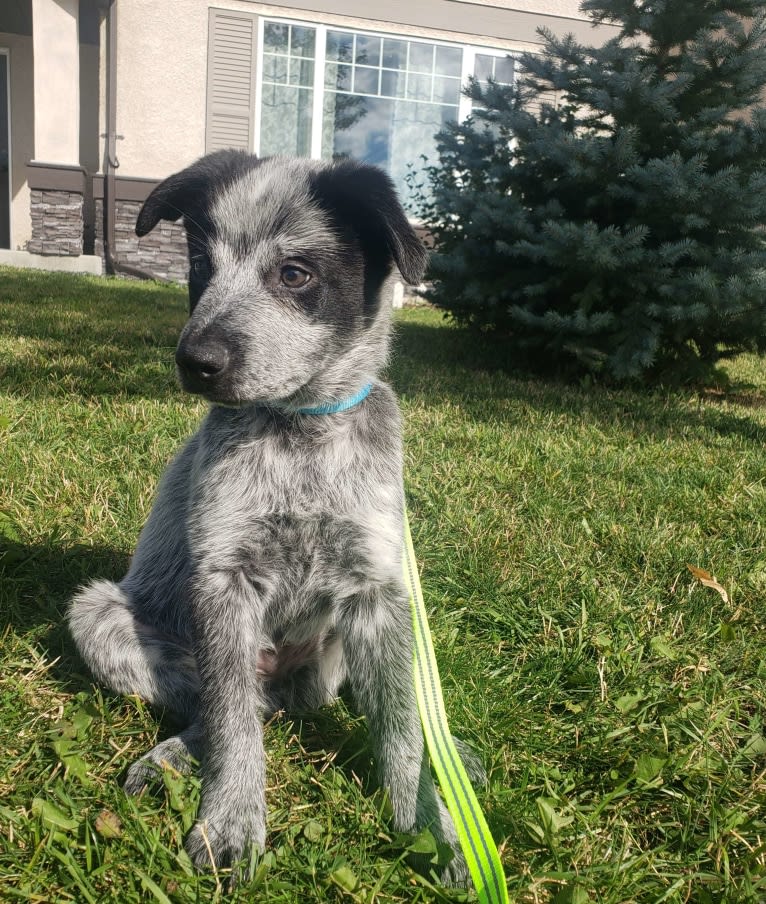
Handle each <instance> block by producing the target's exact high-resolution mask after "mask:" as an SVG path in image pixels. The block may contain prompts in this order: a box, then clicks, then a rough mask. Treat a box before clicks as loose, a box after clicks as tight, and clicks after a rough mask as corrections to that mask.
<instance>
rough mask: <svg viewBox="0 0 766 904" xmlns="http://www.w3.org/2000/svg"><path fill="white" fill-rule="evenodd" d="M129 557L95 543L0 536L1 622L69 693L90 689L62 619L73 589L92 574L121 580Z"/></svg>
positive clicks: (87, 677)
mask: <svg viewBox="0 0 766 904" xmlns="http://www.w3.org/2000/svg"><path fill="white" fill-rule="evenodd" d="M127 566H128V556H127V555H125V554H124V553H122V552H118V551H116V550H113V549H109V548H106V547H98V546H94V547H91V546H63V545H61V544H59V543H57V542H55V541H51V542H50V543H48V544H44V545H37V546H30V545H27V544H23V543H18V542H15V541H13V540H8V539H6V538H3V537H0V608H1V609H2V611H3V613H4V614H5V621H6V624H10V625H11V626H12V627H13V628H14V629H15V630H16V632H17V633H19V634H24V635H26V636H27V637H28V638H29V639H30V641H32V642H34V644H35V646H36V647H37V649H38V650H39V651H40V652H41V653H43V655H44V656H45V659H46V660H47V661H48V662H55V664H54V665H53V667H52V668H51V670H50V674H51V675H52V676H53V677H54V678H55V680H56V681H57V682H58V683H59V684H60V686H61V688H62V690H64V691H66V692H68V693H76V692H78V691H82V690H87V691H89V690H90V689H91V685H92V679H91V678H90V677H89V676H88V673H87V670H86V668H85V666H84V665H83V663H82V662H81V660H80V658H79V657H78V655H77V652H76V650H75V647H74V644H73V643H72V639H71V637H70V636H69V632H68V630H67V627H66V623H65V613H66V606H67V603H68V601H69V599H70V598H71V597H72V595H73V594H74V593H75V591H76V589H77V588H78V587H79V586H80V585H81V584H84V583H86V582H87V581H89V580H91V579H93V578H95V577H107V578H114V579H118V580H119V579H120V578H121V577H122V576H123V575H124V574H125V572H126V571H127Z"/></svg>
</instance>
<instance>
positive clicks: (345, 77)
mask: <svg viewBox="0 0 766 904" xmlns="http://www.w3.org/2000/svg"><path fill="white" fill-rule="evenodd" d="M324 83H325V86H326V87H327V88H332V89H336V90H338V91H350V90H351V67H350V66H346V65H344V64H343V63H327V66H326V69H325V74H324Z"/></svg>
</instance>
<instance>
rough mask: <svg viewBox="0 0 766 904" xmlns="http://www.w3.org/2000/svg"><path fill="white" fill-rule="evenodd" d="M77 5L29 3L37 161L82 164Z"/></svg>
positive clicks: (65, 0)
mask: <svg viewBox="0 0 766 904" xmlns="http://www.w3.org/2000/svg"><path fill="white" fill-rule="evenodd" d="M78 15H79V0H55V2H51V0H32V17H33V19H32V21H33V28H34V34H33V41H34V60H35V78H34V85H35V88H34V91H35V106H34V109H35V112H36V114H37V117H36V128H35V158H36V159H37V160H40V161H44V162H45V163H65V164H70V165H71V164H77V163H79V162H80V45H79V37H78V31H77V20H78Z"/></svg>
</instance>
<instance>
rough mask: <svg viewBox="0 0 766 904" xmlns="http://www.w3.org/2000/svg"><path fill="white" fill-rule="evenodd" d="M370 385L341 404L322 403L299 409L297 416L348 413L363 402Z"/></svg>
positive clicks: (370, 387)
mask: <svg viewBox="0 0 766 904" xmlns="http://www.w3.org/2000/svg"><path fill="white" fill-rule="evenodd" d="M371 389H372V383H368V384H367V385H366V386H363V387H362V388H361V389H360V390H359V392H357V393H356V395H352V396H351V397H350V398H348V399H343V401H341V402H324V403H323V404H322V405H315V406H313V407H310V408H299V409H298V414H337V413H338V412H339V411H348V409H349V408H355V407H356V406H357V405H358V404H359V403H360V402H363V401H364V400H365V399H366V398H367V396H368V395H369V394H370V390H371Z"/></svg>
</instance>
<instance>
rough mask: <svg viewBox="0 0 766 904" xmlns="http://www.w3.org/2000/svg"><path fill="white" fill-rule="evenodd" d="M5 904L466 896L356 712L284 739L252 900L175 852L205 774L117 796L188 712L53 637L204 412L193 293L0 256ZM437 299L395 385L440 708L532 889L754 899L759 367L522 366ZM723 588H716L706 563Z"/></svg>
mask: <svg viewBox="0 0 766 904" xmlns="http://www.w3.org/2000/svg"><path fill="white" fill-rule="evenodd" d="M0 299H2V301H0V307H1V308H2V324H1V326H0V360H1V361H2V362H3V363H2V365H0V440H1V441H2V444H3V468H2V470H0V609H1V611H2V613H3V615H4V616H5V627H4V630H3V634H2V647H1V649H2V656H3V668H2V670H0V706H1V707H2V713H1V716H0V888H1V889H2V890H1V891H0V898H2V899H3V900H9V901H14V900H24V901H50V900H56V901H66V900H71V901H78V902H79V901H98V902H102V901H116V902H131V901H135V902H137V901H161V902H164V901H172V902H192V901H195V902H196V901H203V900H204V901H217V900H223V899H224V897H226V898H227V900H228V899H233V900H241V901H245V900H269V901H271V900H274V901H277V902H279V901H284V902H294V901H359V902H370V904H372V902H399V901H401V902H405V901H406V902H411V901H416V902H417V901H422V902H431V901H438V900H445V901H448V900H451V901H456V900H466V895H465V894H464V893H461V892H445V891H440V890H437V889H435V888H434V887H433V886H432V885H431V884H430V883H428V882H427V881H425V880H420V879H418V878H416V877H414V876H413V875H412V873H411V872H410V871H409V870H408V869H407V868H406V867H405V866H404V864H403V859H404V856H405V853H406V851H405V849H406V847H407V846H408V845H409V844H413V843H415V844H427V843H428V840H427V839H420V840H416V841H413V840H412V839H403V838H397V837H393V836H392V835H391V833H390V832H389V830H388V824H387V821H386V817H385V812H386V804H385V799H384V797H382V796H381V795H380V794H379V792H377V791H376V790H375V784H374V780H373V777H372V771H371V759H370V751H369V747H368V743H367V736H366V729H365V726H364V723H363V722H361V721H360V720H359V719H358V718H356V717H355V716H354V715H353V712H352V710H351V709H350V708H349V707H348V706H347V703H346V702H344V701H341V702H340V703H339V704H338V705H337V706H335V707H333V708H330V709H329V710H327V711H323V712H321V713H319V714H316V715H315V716H312V717H311V719H310V720H308V719H307V720H305V721H303V722H297V721H290V720H287V719H285V720H281V721H280V720H276V721H274V722H273V723H271V724H270V725H269V727H268V729H267V748H268V753H269V801H270V807H271V812H270V822H269V833H270V834H269V849H268V852H267V854H266V855H265V856H264V857H263V858H262V859H261V861H260V862H259V863H258V864H257V865H256V866H255V870H254V879H253V880H252V883H250V884H249V885H248V886H244V887H242V888H240V889H238V890H237V891H236V892H235V893H234V894H233V895H231V896H229V895H227V894H226V893H225V888H226V876H225V874H220V875H218V876H216V875H214V874H205V875H199V874H196V873H195V872H194V871H193V870H192V869H191V867H190V864H189V862H188V859H187V858H186V855H185V854H184V852H183V847H182V841H183V837H184V834H185V831H186V830H187V828H188V826H189V824H190V821H191V819H192V818H193V813H194V810H195V807H196V802H197V799H198V795H199V785H198V782H197V780H196V779H195V778H194V777H189V778H186V777H181V776H178V775H175V774H173V773H166V774H165V775H164V778H163V783H162V784H161V786H160V787H159V789H158V791H157V792H156V793H154V794H151V793H147V794H144V795H143V796H142V797H140V798H138V799H129V798H126V797H125V796H124V795H123V794H122V792H121V791H120V788H119V782H120V779H121V777H122V775H123V773H124V771H125V769H126V767H127V766H128V765H129V764H130V762H132V761H133V760H134V759H135V758H136V757H137V756H139V755H140V754H141V753H143V752H145V751H146V750H147V749H148V748H149V747H150V746H151V745H152V744H153V743H154V741H155V740H156V738H157V736H158V734H160V735H164V734H166V733H167V732H169V731H172V726H170V725H168V724H166V723H165V722H164V721H163V720H162V719H158V716H157V714H155V713H152V712H149V711H148V710H147V709H146V707H144V706H143V705H142V704H141V702H140V701H138V700H135V699H127V700H125V699H120V698H116V697H113V696H110V695H107V694H106V693H105V692H102V691H99V690H98V689H96V688H94V687H93V685H92V682H91V679H90V677H89V676H88V675H87V674H85V673H84V671H83V668H82V666H81V664H80V663H79V662H78V661H77V659H76V657H75V655H74V653H73V650H72V647H71V645H70V643H69V641H68V638H67V636H66V633H65V631H64V629H63V627H62V613H63V609H64V606H65V605H66V601H67V599H68V598H69V596H70V595H71V593H72V591H73V590H74V588H75V587H76V586H77V585H78V584H79V583H80V582H82V581H84V580H87V579H89V578H91V577H94V576H111V577H114V578H119V577H120V576H121V575H122V574H123V573H124V570H125V567H126V563H127V558H128V556H129V555H130V553H131V550H132V549H133V547H134V544H135V539H136V536H137V533H138V531H139V529H140V527H141V526H142V524H143V521H144V519H145V518H146V516H147V514H148V511H149V508H150V505H151V500H152V495H153V492H154V488H155V486H156V482H157V479H158V477H159V474H160V473H161V471H162V469H163V467H164V465H165V463H166V462H167V460H168V458H169V457H170V456H171V455H172V454H173V452H174V451H175V450H176V448H177V447H178V445H179V443H180V442H181V441H182V440H183V438H184V437H185V436H187V435H189V434H190V433H191V432H192V431H193V429H194V427H195V425H196V423H197V422H198V420H199V418H200V417H201V415H202V413H203V410H204V409H203V406H202V405H200V404H199V403H198V402H196V401H195V400H193V399H190V398H188V397H184V396H183V395H181V393H180V392H179V391H178V389H177V388H176V386H175V382H174V377H173V360H172V359H173V348H174V346H175V341H176V336H177V333H178V331H179V329H180V327H181V324H182V323H183V320H184V314H185V307H186V301H185V298H184V296H183V292H182V291H181V290H180V289H175V288H173V287H167V286H162V287H160V286H154V285H145V284H136V283H128V282H120V281H117V280H106V279H95V278H86V277H72V276H62V275H51V274H43V273H33V272H31V271H19V272H14V271H11V270H0ZM507 364H508V360H507V355H506V353H505V352H504V351H503V350H502V349H492V348H489V347H487V346H486V345H482V344H481V342H480V341H479V340H477V339H476V337H474V336H471V335H470V334H467V333H465V332H464V331H462V330H458V329H455V328H453V327H452V326H450V325H448V324H446V323H444V322H443V321H442V320H441V318H440V316H439V315H438V314H435V313H434V312H432V311H430V310H410V311H405V312H404V313H403V314H401V315H400V316H399V317H398V322H397V340H396V350H395V354H394V358H393V361H392V364H391V367H390V378H391V380H392V382H393V383H394V385H395V387H396V389H397V391H398V392H399V394H400V396H401V398H402V407H403V412H404V418H405V425H406V489H407V496H408V504H409V507H410V518H411V522H412V527H413V535H414V540H415V547H416V551H417V553H418V555H419V557H420V564H421V571H422V576H423V589H424V593H425V597H426V601H427V605H428V608H429V610H430V616H431V619H432V629H433V634H434V639H435V643H436V649H437V657H438V659H439V663H440V668H441V673H442V679H443V683H444V692H445V698H446V703H447V709H448V712H449V714H450V718H451V721H452V724H453V729H454V730H455V732H456V733H457V734H459V735H461V736H463V737H465V738H467V739H468V740H469V741H470V742H471V743H472V744H473V745H474V746H475V747H476V748H477V749H478V750H479V751H480V752H481V754H482V756H483V758H484V760H485V763H486V765H487V767H488V774H489V781H488V787H487V788H486V790H485V791H483V792H482V793H481V794H480V797H481V800H482V803H483V805H484V807H485V810H486V813H487V816H488V821H489V823H490V826H491V828H492V830H493V833H494V835H495V838H496V840H497V841H498V843H499V844H500V848H501V855H502V859H503V862H504V865H505V868H506V871H507V875H508V877H509V887H510V890H511V897H512V899H513V900H515V901H517V902H524V904H532V902H535V904H537V902H550V904H553V902H556V904H584V902H599V904H624V902H633V901H636V902H647V904H648V902H659V901H669V902H694V904H712V902H715V904H719V902H720V904H748V902H753V904H755V902H759V901H762V900H766V815H765V814H766V775H765V769H766V727H765V726H764V715H765V712H766V656H764V652H763V651H764V645H763V640H762V638H763V636H764V633H763V632H764V625H765V623H766V605H765V604H764V591H766V551H765V549H766V544H765V540H766V537H765V536H764V525H765V524H766V482H765V481H764V474H766V451H764V439H765V438H766V379H765V378H764V376H763V366H762V362H760V361H757V360H756V359H753V358H742V359H739V360H737V361H734V362H732V363H731V364H730V365H728V379H729V382H728V384H726V383H723V384H721V385H719V386H718V387H716V388H715V389H714V391H711V392H701V393H700V392H697V391H691V390H689V391H681V390H675V391H672V392H670V391H668V392H655V393H649V394H637V393H634V392H631V391H628V390H620V391H615V390H608V389H604V388H601V387H598V386H589V387H586V386H581V387H567V386H563V385H556V384H550V383H544V382H538V381H531V380H529V379H527V378H526V377H525V376H524V375H523V374H513V373H512V372H509V371H508V370H506V369H504V368H505V367H506V366H507ZM689 565H691V566H693V567H695V568H698V569H703V570H704V571H706V572H708V573H709V574H710V575H711V576H713V575H714V576H715V578H716V583H717V584H718V585H719V586H720V587H721V588H722V589H723V590H724V591H725V596H726V598H724V595H723V594H722V593H721V592H720V590H718V589H716V587H711V586H704V585H703V584H702V583H700V581H699V580H698V578H697V577H695V575H694V574H693V573H692V572H691V571H690V570H689V569H688V567H687V566H689Z"/></svg>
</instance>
